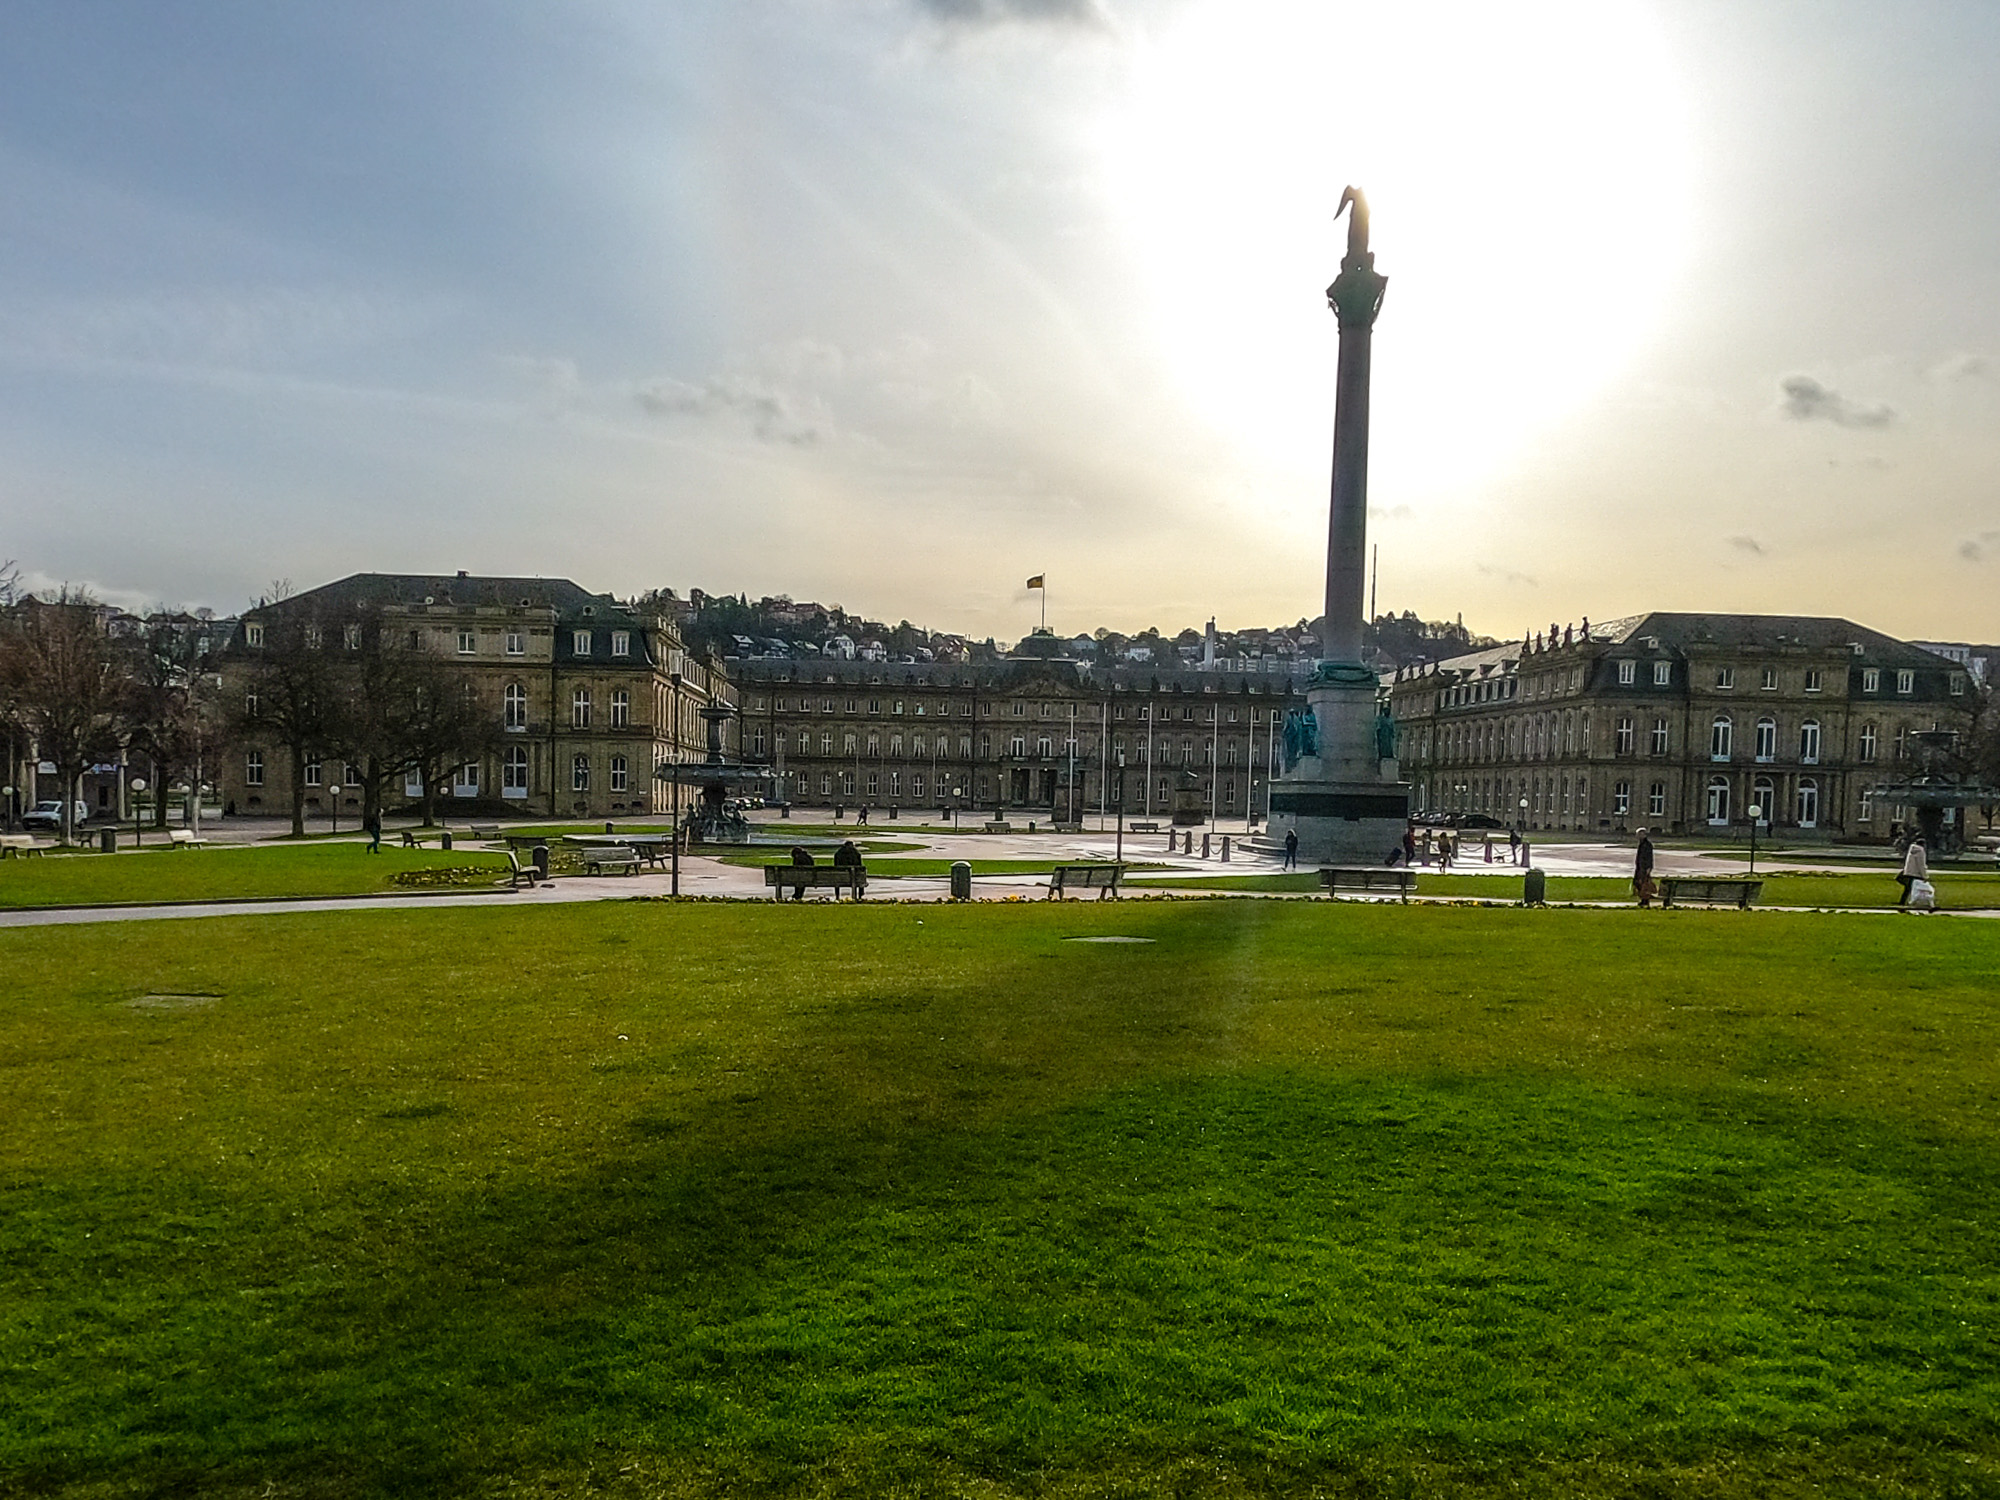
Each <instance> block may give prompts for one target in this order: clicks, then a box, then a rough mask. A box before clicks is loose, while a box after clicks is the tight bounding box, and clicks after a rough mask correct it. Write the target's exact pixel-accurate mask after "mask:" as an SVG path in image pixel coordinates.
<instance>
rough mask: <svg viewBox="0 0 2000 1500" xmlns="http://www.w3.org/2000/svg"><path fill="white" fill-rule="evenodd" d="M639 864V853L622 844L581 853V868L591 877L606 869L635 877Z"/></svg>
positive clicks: (509, 852)
mask: <svg viewBox="0 0 2000 1500" xmlns="http://www.w3.org/2000/svg"><path fill="white" fill-rule="evenodd" d="M513 852H514V851H513V850H511V849H509V850H508V851H507V853H508V854H509V856H512V854H513ZM639 864H640V858H639V851H638V850H637V849H627V848H626V847H625V846H624V845H623V844H620V845H618V846H617V847H616V848H612V849H586V850H584V851H583V868H584V871H585V873H587V874H591V875H602V874H603V873H604V872H605V871H606V870H607V869H611V870H623V871H625V873H626V874H628V875H636V874H638V873H639Z"/></svg>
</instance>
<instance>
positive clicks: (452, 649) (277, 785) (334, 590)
mask: <svg viewBox="0 0 2000 1500" xmlns="http://www.w3.org/2000/svg"><path fill="white" fill-rule="evenodd" d="M288 617H289V618H291V619H294V620H300V619H305V620H310V622H311V624H310V627H309V630H308V633H307V634H306V636H305V640H306V641H307V642H309V643H310V644H312V645H313V646H314V647H315V648H316V649H319V650H323V651H325V652H326V653H327V655H328V656H329V658H331V659H332V660H333V662H335V663H337V662H338V661H339V659H340V658H341V657H343V656H352V655H353V654H354V653H356V652H358V651H359V650H360V648H361V644H362V639H363V634H362V632H363V623H364V622H369V623H370V625H371V626H373V627H375V628H380V629H382V630H384V631H389V632H393V633H394V635H395V636H396V638H397V640H398V643H399V645H406V646H407V647H408V648H410V649H413V650H421V651H424V652H427V653H429V654H430V655H431V656H432V657H434V658H436V659H438V660H440V661H443V662H446V663H449V664H450V665H452V666H454V667H457V668H459V669H460V670H461V672H462V674H463V678H464V680H465V681H466V682H467V683H468V684H469V686H470V690H471V691H472V692H473V693H474V694H475V695H476V696H477V701H478V702H479V704H480V705H482V706H483V708H484V710H485V712H486V714H487V715H488V716H489V727H490V732H488V733H486V734H484V735H483V736H482V738H483V744H482V746H481V747H480V748H479V750H478V751H477V753H476V754H473V755H472V756H471V757H470V758H468V759H466V760H464V761H462V762H461V763H459V764H458V765H457V766H456V767H455V768H453V769H452V771H451V772H450V774H449V780H448V783H447V784H446V785H443V786H440V787H439V788H438V789H437V790H438V792H439V794H440V806H441V807H442V808H443V809H445V810H447V811H449V812H451V813H453V814H454V815H465V814H469V813H474V812H486V813H488V814H493V813H511V814H513V815H516V816H544V817H588V818H601V817H608V816H615V815H625V816H630V815H633V814H655V813H661V812H665V811H667V809H668V806H669V799H670V797H671V788H670V787H668V786H667V785H666V784H665V783H663V782H659V781H656V780H655V779H654V777H653V771H654V768H655V767H657V766H659V765H661V764H663V763H665V762H667V761H670V760H696V759H700V758H701V757H702V755H703V754H704V753H705V745H706V737H705V736H706V730H705V728H704V725H703V722H702V719H701V716H700V712H699V711H700V709H701V707H702V706H703V705H704V704H707V703H710V702H712V701H717V700H722V701H728V700H729V698H730V693H729V688H728V683H727V681H726V680H725V679H724V677H723V675H722V673H721V672H720V670H718V669H717V668H715V667H714V666H712V665H711V664H710V663H708V662H707V661H706V660H704V659H701V658H698V657H696V656H694V655H692V654H691V653H689V652H688V651H686V650H685V649H684V648H683V646H682V643H681V637H680V634H679V631H678V629H677V627H676V626H675V624H674V622H673V621H672V620H671V619H670V618H668V617H666V616H665V615H655V614H640V613H637V612H635V611H634V610H633V609H632V608H630V607H628V606H626V605H623V604H620V603H619V602H618V601H617V600H616V599H614V598H612V597H611V596H610V595H608V594H593V593H591V592H590V591H589V590H587V589H585V588H583V587H582V586H580V585H578V584H575V583H572V582H570V581H569V580H568V579H566V578H491V577H476V576H468V575H467V574H464V573H459V574H456V575H452V576H439V575H434V574H402V573H357V574H355V575H354V576H352V577H350V578H344V579H341V580H340V581H339V582H336V583H329V584H326V585H324V586H322V587H320V588H316V589H310V590H307V591H306V592H304V593H301V594H295V595H292V596H290V597H289V598H286V599H283V600H281V601H278V602H276V603H271V604H266V605H262V606H260V607H258V608H256V609H252V610H246V611H245V612H244V614H243V617H242V619H241V620H240V622H238V626H237V630H236V633H235V635H234V638H233V639H232V641H231V645H230V654H231V655H232V656H234V657H235V658H236V659H237V661H238V662H239V663H240V664H242V665H244V666H249V665H251V664H252V663H254V662H255V660H256V658H257V657H258V655H259V653H260V652H263V651H266V650H267V649H271V648H272V647H274V646H275V645H276V643H277V640H278V638H279V636H280V634H281V632H280V630H279V625H280V622H281V621H283V620H285V619H286V618H288ZM267 638H268V642H267ZM224 677H225V682H238V683H242V684H244V686H245V687H246V688H249V687H252V686H253V685H254V683H255V681H256V673H255V672H254V671H251V672H242V671H238V672H230V671H228V670H227V669H226V668H225V671H224ZM290 778H291V766H290V756H289V754H288V753H285V752H283V751H281V750H280V749H279V747H277V746H276V745H273V744H259V743H255V742H254V741H253V742H252V743H250V744H248V745H247V746H245V747H243V748H242V749H241V750H240V751H239V753H238V754H237V755H236V756H235V757H234V758H233V760H232V761H231V762H230V763H229V765H228V766H227V767H226V768H225V771H224V774H223V776H222V777H221V778H220V780H221V790H222V795H223V797H224V799H225V803H226V804H227V805H229V806H233V807H234V808H237V809H240V810H242V811H244V812H264V813H275V812H281V811H284V810H286V809H288V808H289V807H290V806H291V784H290ZM360 780H361V777H360V772H359V769H358V768H357V767H353V766H347V765H346V764H345V763H344V762H341V763H336V760H335V757H334V755H333V752H332V750H331V749H330V748H329V749H328V750H327V752H326V753H325V754H323V755H315V756H312V757H310V758H308V759H307V760H306V762H305V765H304V771H303V781H304V790H305V799H306V806H307V810H308V812H309V813H311V814H314V815H319V814H322V813H323V812H324V811H327V810H329V809H330V808H331V806H332V804H333V802H334V799H335V798H338V799H339V801H338V806H339V810H340V811H341V812H342V813H343V814H345V813H348V812H353V813H354V814H356V815H358V813H359V810H360V791H361V788H360ZM423 791H424V788H423V784H422V781H421V779H420V778H418V777H417V776H415V774H414V773H412V774H410V775H407V776H399V777H397V778H396V780H395V782H394V784H393V785H392V786H391V787H390V789H389V792H390V795H389V797H388V805H389V806H390V807H392V808H393V807H394V806H396V805H397V800H396V798H395V795H394V794H395V793H397V792H400V793H401V794H402V800H403V801H404V802H406V803H414V802H417V801H418V800H420V799H421V798H422V796H423Z"/></svg>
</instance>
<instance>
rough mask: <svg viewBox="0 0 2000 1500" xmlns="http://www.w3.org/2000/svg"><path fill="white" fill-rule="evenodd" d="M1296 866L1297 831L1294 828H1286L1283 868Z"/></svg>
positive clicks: (1297, 854)
mask: <svg viewBox="0 0 2000 1500" xmlns="http://www.w3.org/2000/svg"><path fill="white" fill-rule="evenodd" d="M1298 867H1299V831H1298V829H1296V828H1288V829H1286V830H1285V868H1286V869H1287V870H1296V869H1297V868H1298Z"/></svg>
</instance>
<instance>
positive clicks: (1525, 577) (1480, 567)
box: [1473, 563, 1541, 589]
mask: <svg viewBox="0 0 2000 1500" xmlns="http://www.w3.org/2000/svg"><path fill="white" fill-rule="evenodd" d="M1473 566H1474V568H1475V570H1476V571H1478V572H1480V573H1484V574H1485V575H1486V576H1487V577H1488V578H1497V579H1499V580H1500V581H1501V582H1502V583H1520V584H1526V585H1527V586H1528V587H1529V588H1531V589H1535V588H1540V587H1541V584H1540V582H1539V581H1538V580H1536V579H1535V578H1533V577H1532V576H1530V575H1529V574H1527V573H1517V572H1515V571H1514V569H1512V568H1498V567H1495V566H1494V565H1493V564H1491V563H1475V564H1474V565H1473Z"/></svg>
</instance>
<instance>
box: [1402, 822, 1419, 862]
mask: <svg viewBox="0 0 2000 1500" xmlns="http://www.w3.org/2000/svg"><path fill="white" fill-rule="evenodd" d="M1416 862H1417V830H1416V825H1415V824H1413V823H1405V824H1404V825H1403V868H1404V869H1406V870H1407V869H1408V868H1409V867H1410V866H1411V865H1413V864H1415V863H1416Z"/></svg>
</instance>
